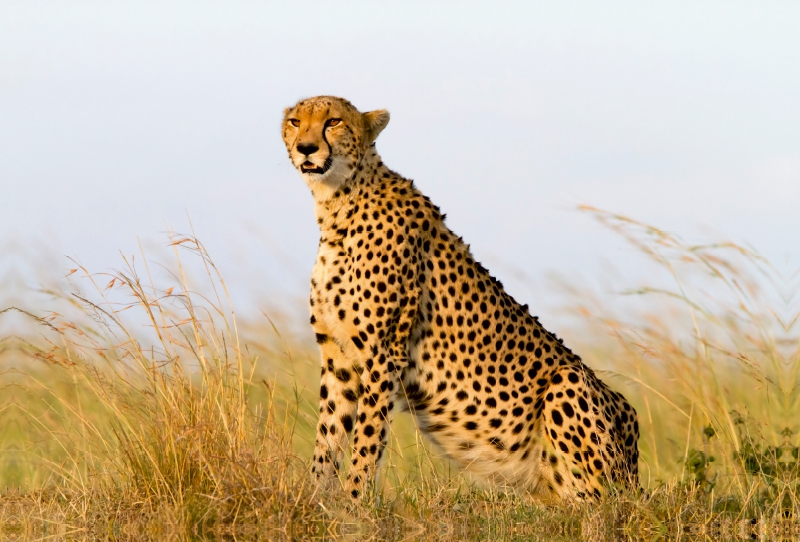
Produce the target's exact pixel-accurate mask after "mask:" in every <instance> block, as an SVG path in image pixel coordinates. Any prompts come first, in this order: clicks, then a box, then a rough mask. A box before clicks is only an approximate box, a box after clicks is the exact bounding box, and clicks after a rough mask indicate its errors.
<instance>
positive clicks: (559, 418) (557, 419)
mask: <svg viewBox="0 0 800 542" xmlns="http://www.w3.org/2000/svg"><path fill="white" fill-rule="evenodd" d="M552 417H553V423H555V424H556V425H558V426H559V427H560V426H561V425H563V424H564V418H563V417H562V416H561V413H560V412H559V411H558V410H554V411H553V413H552Z"/></svg>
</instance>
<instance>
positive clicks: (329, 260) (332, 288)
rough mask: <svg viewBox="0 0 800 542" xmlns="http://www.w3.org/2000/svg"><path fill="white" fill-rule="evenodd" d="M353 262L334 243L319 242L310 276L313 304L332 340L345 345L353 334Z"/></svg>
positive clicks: (338, 245) (339, 246)
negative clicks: (351, 291)
mask: <svg viewBox="0 0 800 542" xmlns="http://www.w3.org/2000/svg"><path fill="white" fill-rule="evenodd" d="M351 269H352V263H351V261H350V258H348V257H347V255H346V253H345V252H344V251H343V250H342V248H341V245H340V244H338V243H335V242H320V245H319V250H318V251H317V260H316V263H315V264H314V269H313V271H312V273H311V304H312V306H313V307H314V312H315V314H316V315H317V318H320V319H322V321H323V322H324V323H325V325H326V327H327V328H328V329H329V330H330V332H331V335H332V336H333V338H334V339H335V340H336V341H337V342H338V343H339V344H340V345H343V344H346V343H347V342H349V341H348V337H350V335H352V329H351V328H353V327H354V326H353V325H352V318H348V316H349V314H348V313H349V312H350V309H351V306H352V302H351V301H350V297H351V295H350V289H351V287H352V284H351V279H350V271H351Z"/></svg>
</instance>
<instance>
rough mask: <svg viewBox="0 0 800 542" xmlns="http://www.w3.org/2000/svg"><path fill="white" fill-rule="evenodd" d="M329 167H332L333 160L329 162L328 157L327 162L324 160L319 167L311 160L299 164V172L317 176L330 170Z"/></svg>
mask: <svg viewBox="0 0 800 542" xmlns="http://www.w3.org/2000/svg"><path fill="white" fill-rule="evenodd" d="M331 165H333V160H331V157H330V156H329V157H328V159H327V160H325V163H324V164H322V165H321V166H318V165H317V164H315V163H313V162H312V161H311V160H306V161H305V162H303V163H302V164H300V171H302V172H303V173H317V174H319V175H324V174H325V173H327V172H328V170H329V169H331Z"/></svg>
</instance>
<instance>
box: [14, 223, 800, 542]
mask: <svg viewBox="0 0 800 542" xmlns="http://www.w3.org/2000/svg"><path fill="white" fill-rule="evenodd" d="M584 211H586V212H589V213H592V214H593V215H594V216H595V217H596V218H597V219H598V220H600V221H601V222H602V223H603V224H605V225H606V226H607V227H609V228H611V229H612V230H614V231H616V232H618V233H620V234H621V235H622V236H624V237H625V238H626V239H627V240H628V241H629V242H630V244H631V246H632V247H634V248H635V249H637V250H638V251H640V252H641V253H642V254H643V255H644V256H645V257H647V258H649V259H650V260H651V261H652V262H653V266H654V267H653V268H654V269H660V270H661V271H662V273H663V276H666V277H669V278H670V280H671V284H672V286H667V287H665V286H664V282H663V281H661V282H655V283H654V284H645V285H643V286H640V287H638V288H636V289H633V290H630V291H628V292H626V293H627V294H628V295H627V296H624V297H619V296H617V297H613V298H609V297H608V296H599V295H597V294H595V293H593V292H589V291H581V290H578V289H567V290H566V296H565V301H564V306H565V307H567V308H568V309H569V310H570V311H571V313H572V314H573V317H572V319H571V321H573V322H575V325H574V327H573V329H571V330H570V331H568V332H566V333H564V335H566V336H567V337H566V339H567V344H570V346H571V347H572V348H573V350H574V351H576V352H578V353H580V354H581V355H582V356H583V358H584V360H585V361H586V362H587V364H588V365H590V366H592V367H593V368H595V369H597V370H598V372H599V373H600V374H601V375H602V376H603V378H604V379H605V380H606V381H608V382H609V383H610V385H611V386H612V387H613V388H615V389H618V390H621V391H623V393H624V394H625V396H626V397H627V398H628V399H629V400H630V401H631V402H632V403H633V404H634V406H635V407H636V409H637V411H638V412H639V417H640V421H641V435H642V436H641V441H640V449H641V467H640V472H641V477H642V484H643V485H644V490H643V491H642V492H639V493H636V494H631V493H626V492H624V491H621V490H615V489H614V488H610V491H609V492H608V494H607V495H606V496H604V498H603V500H602V502H601V503H600V504H599V505H592V506H585V505H584V506H560V507H558V506H556V507H554V506H544V505H541V504H539V503H536V502H533V501H532V500H530V499H529V498H528V497H527V496H526V495H524V494H519V493H516V492H514V491H513V490H511V489H508V488H500V487H492V486H485V485H481V484H480V483H478V482H477V481H473V480H470V479H467V478H465V477H462V476H461V475H460V474H459V473H458V471H457V469H455V468H454V467H453V466H452V465H451V464H449V463H448V461H447V460H446V458H443V457H441V455H440V454H439V453H438V451H437V450H436V449H434V448H431V447H430V446H429V445H428V444H426V442H425V441H424V439H423V438H422V436H421V435H420V433H419V431H418V430H417V429H416V427H415V424H414V420H413V418H412V417H411V416H409V415H400V416H398V417H397V418H396V419H395V422H394V424H393V427H392V429H393V434H392V438H391V440H390V445H389V454H388V458H387V460H386V463H385V469H384V471H383V476H382V482H381V484H380V489H379V490H378V493H377V494H376V495H373V496H372V497H371V498H370V499H367V501H366V502H365V503H364V504H361V505H353V504H351V503H350V502H349V500H348V499H346V498H345V497H344V496H343V495H342V494H341V493H340V492H337V491H334V492H326V493H320V492H319V491H318V489H317V487H316V486H315V484H314V483H313V482H312V479H311V477H310V475H309V461H310V456H311V451H312V448H313V440H314V434H313V432H314V425H315V422H316V412H317V387H318V384H317V379H318V362H317V360H316V358H317V353H316V349H315V345H314V344H313V340H312V341H308V340H306V339H305V335H302V334H300V333H295V332H292V331H291V330H292V329H296V328H298V327H299V326H298V325H294V323H295V322H296V321H297V320H298V319H299V318H300V317H297V318H295V317H294V316H292V315H296V314H303V313H302V310H303V307H299V308H295V307H292V308H285V309H284V310H283V311H282V313H280V312H278V311H277V310H276V308H271V309H270V310H271V311H274V312H269V313H264V314H263V315H262V317H261V318H250V319H246V320H245V321H238V320H237V318H236V317H235V314H234V309H233V307H232V305H231V302H230V299H229V296H228V293H227V288H226V285H225V282H224V281H223V279H222V277H221V276H220V274H219V273H218V271H217V269H216V267H215V266H214V263H213V261H212V260H211V258H210V257H209V255H208V253H207V252H206V250H205V249H204V247H203V245H202V244H201V243H200V242H199V241H198V240H197V239H196V238H194V237H193V236H187V235H181V236H172V237H171V238H170V244H171V246H172V248H173V250H174V260H173V261H172V263H171V264H167V265H163V266H162V265H158V266H157V265H155V264H154V263H153V262H151V261H149V260H148V259H147V258H146V257H145V256H144V255H141V256H140V257H139V258H138V259H137V260H136V261H134V260H133V259H130V260H125V261H124V267H123V268H122V270H121V271H117V272H113V273H92V272H91V271H90V270H87V269H85V268H83V267H82V266H80V265H77V264H76V265H75V266H74V269H72V270H71V271H70V275H69V277H68V278H66V279H64V280H62V281H60V282H58V283H56V284H55V285H54V286H52V287H48V288H46V289H45V290H44V291H43V292H40V294H43V295H46V296H47V297H48V299H49V301H48V303H49V306H47V307H38V308H37V310H31V309H29V308H28V309H26V310H22V309H17V308H8V309H6V310H5V311H4V312H3V313H2V318H4V319H5V318H14V319H16V320H15V321H16V322H17V323H18V326H17V327H21V328H22V329H23V330H24V332H23V333H21V334H20V333H17V334H16V335H15V336H9V337H7V338H5V339H4V340H3V341H2V342H1V343H0V348H2V350H0V356H1V357H2V359H1V360H0V363H2V365H0V367H2V368H3V373H2V374H3V382H4V387H3V389H4V396H3V403H2V406H3V416H4V420H5V424H3V428H2V430H1V431H0V439H2V442H3V446H2V456H0V458H1V459H2V463H0V481H1V482H2V483H3V487H5V488H6V489H5V491H4V493H3V494H2V496H1V497H0V523H1V524H2V529H3V533H4V534H5V535H11V536H18V537H20V539H35V538H42V537H50V536H54V537H57V538H61V539H63V538H69V537H75V538H84V537H85V538H97V537H101V536H102V537H104V538H105V537H111V538H115V539H117V538H125V539H133V540H136V539H142V540H143V539H158V540H162V539H170V538H174V539H183V538H193V537H201V536H205V537H213V536H226V537H228V536H232V537H234V538H237V539H238V538H240V537H241V538H250V537H258V536H260V537H263V538H268V539H284V538H285V539H298V540H307V539H320V540H321V539H348V540H349V539H359V540H369V539H371V540H389V539H398V540H400V539H407V540H422V539H425V540H427V539H429V540H439V539H445V538H446V539H448V540H522V539H525V540H530V539H534V540H536V539H541V540H576V539H587V540H620V539H630V540H634V539H637V540H638V539H648V540H652V539H658V537H684V539H692V537H697V539H698V540H705V539H709V538H714V537H723V538H724V537H728V538H749V537H751V536H756V537H761V538H774V537H779V536H782V535H783V533H790V532H796V529H798V528H800V527H798V525H800V524H798V523H797V522H796V518H797V517H798V513H800V506H798V497H799V496H800V488H799V487H798V479H800V476H798V470H800V463H799V462H798V442H797V440H798V439H797V437H796V435H797V432H798V424H797V419H798V417H797V415H796V414H797V408H798V405H797V403H798V393H797V386H796V384H797V376H798V368H799V367H800V362H799V360H800V350H799V349H798V346H799V345H800V342H799V341H798V336H797V330H796V327H795V322H796V316H797V315H796V314H794V313H793V309H792V305H791V295H788V294H787V293H786V292H785V291H783V290H781V287H782V284H783V282H782V277H781V276H780V275H779V273H777V272H776V271H775V270H774V269H773V268H772V267H771V266H770V265H769V263H768V262H766V261H764V260H763V259H761V258H760V257H759V256H758V255H757V254H756V253H755V252H753V251H752V250H749V249H745V248H743V247H739V246H737V245H734V244H730V243H726V244H718V245H706V246H693V245H688V244H685V243H683V242H682V241H681V240H680V239H679V238H678V237H676V236H674V235H672V234H669V233H667V232H664V231H661V230H658V229H656V228H653V227H650V226H647V225H645V224H640V223H638V222H635V221H633V220H630V219H628V218H626V217H621V216H616V215H612V214H608V213H605V212H602V211H599V210H596V209H592V208H584ZM197 277H202V279H198V278H197ZM784 282H785V281H784ZM770 288H772V289H770ZM773 290H774V291H773ZM281 314H283V315H281ZM286 315H290V316H286ZM303 318H304V317H303Z"/></svg>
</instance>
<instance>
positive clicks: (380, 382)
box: [346, 294, 418, 499]
mask: <svg viewBox="0 0 800 542" xmlns="http://www.w3.org/2000/svg"><path fill="white" fill-rule="evenodd" d="M417 299H418V298H417V296H416V295H414V294H412V295H410V296H409V297H407V298H404V299H403V300H402V301H401V303H400V306H399V307H397V309H396V310H397V312H398V313H399V317H398V318H397V319H396V320H395V322H394V325H387V326H386V327H387V328H389V333H388V334H387V335H388V338H387V339H385V340H384V341H380V340H375V341H374V342H371V343H367V344H365V345H364V346H363V348H362V352H364V353H366V354H367V357H366V359H365V362H364V366H365V369H364V371H363V372H362V373H361V384H362V387H363V391H364V393H363V395H362V396H361V399H360V400H359V404H358V416H357V418H356V426H355V431H354V438H353V454H352V460H351V465H350V472H349V473H348V475H347V487H346V489H347V492H348V493H349V494H350V495H351V496H352V497H353V498H354V499H357V498H359V497H361V496H363V495H364V493H365V491H366V489H367V487H365V486H368V485H369V484H374V483H375V479H376V474H377V471H378V465H379V463H380V460H381V458H382V457H383V454H384V451H385V449H386V443H387V441H388V440H389V429H390V425H391V421H392V411H393V410H394V405H395V399H396V398H397V394H398V392H399V391H400V376H401V373H402V370H403V369H404V368H405V367H406V366H407V364H408V339H409V336H410V334H411V330H412V328H413V323H414V320H415V316H416V314H417ZM390 321H391V318H390V319H389V320H388V321H387V324H389V322H390Z"/></svg>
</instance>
